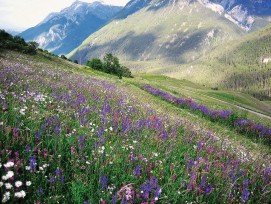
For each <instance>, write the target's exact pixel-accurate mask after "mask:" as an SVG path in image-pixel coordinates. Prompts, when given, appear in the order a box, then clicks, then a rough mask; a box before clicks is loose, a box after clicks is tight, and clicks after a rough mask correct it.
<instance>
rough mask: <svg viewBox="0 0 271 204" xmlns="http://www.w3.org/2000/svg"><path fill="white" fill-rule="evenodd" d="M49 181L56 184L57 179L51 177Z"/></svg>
mask: <svg viewBox="0 0 271 204" xmlns="http://www.w3.org/2000/svg"><path fill="white" fill-rule="evenodd" d="M48 181H49V182H50V183H55V182H56V178H55V177H51V178H50V179H49V180H48Z"/></svg>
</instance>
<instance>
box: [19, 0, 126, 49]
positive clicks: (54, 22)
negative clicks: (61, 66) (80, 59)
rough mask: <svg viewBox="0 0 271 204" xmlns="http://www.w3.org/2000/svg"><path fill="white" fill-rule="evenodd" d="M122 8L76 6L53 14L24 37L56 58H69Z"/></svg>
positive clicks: (99, 4)
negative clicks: (62, 55)
mask: <svg viewBox="0 0 271 204" xmlns="http://www.w3.org/2000/svg"><path fill="white" fill-rule="evenodd" d="M121 9H122V7H118V6H110V5H105V4H103V3H100V2H93V3H86V2H81V1H76V2H74V3H73V4H72V5H71V6H70V7H68V8H65V9H63V10H62V11H60V12H57V13H51V14H49V15H48V16H47V17H46V18H45V19H44V20H43V21H42V22H41V23H39V24H38V25H37V26H35V27H33V28H29V29H27V30H26V31H24V32H22V33H20V36H22V37H23V38H24V39H25V40H27V41H30V40H31V41H32V40H34V41H36V42H38V43H39V45H40V47H41V48H44V49H47V50H49V51H50V52H53V53H55V54H67V53H69V52H70V51H71V50H73V49H74V48H76V47H77V46H79V45H80V44H81V43H82V41H83V40H84V39H85V38H86V37H88V36H89V35H90V34H92V33H93V32H95V31H97V30H98V29H99V28H101V27H102V26H104V25H105V24H106V23H107V22H108V21H109V20H110V19H111V18H112V17H113V16H114V15H115V14H116V13H117V12H118V11H120V10H121Z"/></svg>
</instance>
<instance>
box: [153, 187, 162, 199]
mask: <svg viewBox="0 0 271 204" xmlns="http://www.w3.org/2000/svg"><path fill="white" fill-rule="evenodd" d="M161 192H162V189H161V188H160V187H158V188H157V189H156V190H155V192H154V198H155V200H158V198H159V196H160V194H161Z"/></svg>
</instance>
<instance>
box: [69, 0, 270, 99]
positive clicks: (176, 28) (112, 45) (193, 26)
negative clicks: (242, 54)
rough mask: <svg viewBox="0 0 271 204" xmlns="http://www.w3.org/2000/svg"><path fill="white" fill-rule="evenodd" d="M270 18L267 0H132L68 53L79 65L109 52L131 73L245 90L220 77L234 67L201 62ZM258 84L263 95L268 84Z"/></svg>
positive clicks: (261, 54)
mask: <svg viewBox="0 0 271 204" xmlns="http://www.w3.org/2000/svg"><path fill="white" fill-rule="evenodd" d="M270 20H271V2H270V1H260V0H259V1H242V0H220V1H219V0H213V1H210V0H152V1H146V0H132V1H130V2H129V3H128V4H127V5H126V6H125V7H124V8H123V9H122V10H121V11H120V12H119V13H118V14H117V15H116V16H115V17H114V19H113V20H112V21H111V22H110V23H108V24H107V25H106V26H104V27H103V28H101V29H100V30H99V31H97V32H95V33H93V34H92V35H90V36H89V37H88V38H87V39H86V40H85V41H84V42H83V43H82V44H81V45H80V46H79V47H78V48H76V49H75V50H73V51H72V52H71V53H70V54H69V55H68V56H69V57H70V58H71V59H78V60H80V62H81V63H83V64H84V63H85V62H86V61H87V60H89V59H91V58H94V57H101V56H103V55H104V54H105V53H109V52H111V53H113V54H115V55H117V56H118V57H119V58H120V59H121V61H123V62H125V65H127V66H128V67H130V68H131V69H133V71H134V72H135V73H149V74H163V75H168V76H171V77H174V78H179V79H188V78H189V80H192V81H193V82H197V83H201V84H203V85H207V86H219V87H231V88H234V89H235V90H244V91H248V92H250V91H249V90H250V88H248V87H247V86H242V87H241V86H239V85H238V87H237V86H234V85H229V83H228V82H225V80H226V81H229V80H228V79H229V78H232V77H231V76H234V77H236V76H237V75H239V74H238V73H240V72H242V71H240V69H239V66H237V67H236V68H234V69H232V70H231V72H230V73H229V72H228V71H227V70H228V69H225V66H224V65H223V64H221V63H214V64H210V62H209V64H208V66H205V65H206V63H204V64H202V62H203V61H208V60H209V58H210V57H211V58H212V57H213V56H214V53H216V52H217V51H218V50H220V51H221V52H219V53H220V55H222V56H226V55H227V54H226V53H223V50H224V48H225V47H231V45H236V43H238V42H244V39H248V40H249V39H251V38H253V36H254V37H255V38H257V34H254V32H256V31H258V30H262V29H263V30H262V33H265V32H266V34H267V35H268V29H265V26H267V25H268V24H269V23H270ZM249 36H250V37H249ZM255 40H256V39H255ZM254 45H257V43H255V44H254ZM265 45H266V44H265ZM265 47H266V46H265ZM232 49H233V48H232ZM255 49H256V48H255ZM263 50H264V49H261V50H260V51H258V52H257V56H256V55H255V56H254V58H253V60H254V62H255V61H259V62H260V58H261V57H262V58H268V57H269V52H267V51H264V52H263ZM227 52H228V51H227ZM227 56H228V55H227ZM217 57H219V56H217ZM251 60H252V59H251ZM212 62H213V61H212ZM258 64H259V63H256V64H254V65H255V66H254V65H251V66H253V68H250V70H252V69H253V70H254V71H255V70H256V72H262V71H264V70H263V69H262V68H260V66H258ZM202 65H203V66H202ZM264 72H265V73H266V69H265V71H264ZM267 78H268V79H267V80H269V77H267ZM238 79H239V77H238ZM231 82H232V80H230V83H231ZM257 83H258V82H257ZM259 83H262V82H259ZM257 88H258V87H257ZM262 89H263V90H262V92H265V94H264V95H266V96H268V97H269V96H270V91H268V90H267V89H269V88H267V87H266V86H264V87H263V88H262Z"/></svg>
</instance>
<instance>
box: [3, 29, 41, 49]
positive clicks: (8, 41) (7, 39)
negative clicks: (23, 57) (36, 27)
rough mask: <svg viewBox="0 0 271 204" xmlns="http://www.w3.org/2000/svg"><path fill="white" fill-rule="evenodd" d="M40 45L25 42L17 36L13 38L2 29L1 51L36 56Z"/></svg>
mask: <svg viewBox="0 0 271 204" xmlns="http://www.w3.org/2000/svg"><path fill="white" fill-rule="evenodd" d="M38 46H39V44H38V43H37V42H34V41H30V42H25V40H24V39H23V38H22V37H20V36H18V35H16V36H14V37H13V36H12V35H11V34H9V33H7V32H6V31H5V30H2V29H0V50H14V51H19V52H22V53H25V54H36V53H37V49H38Z"/></svg>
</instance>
